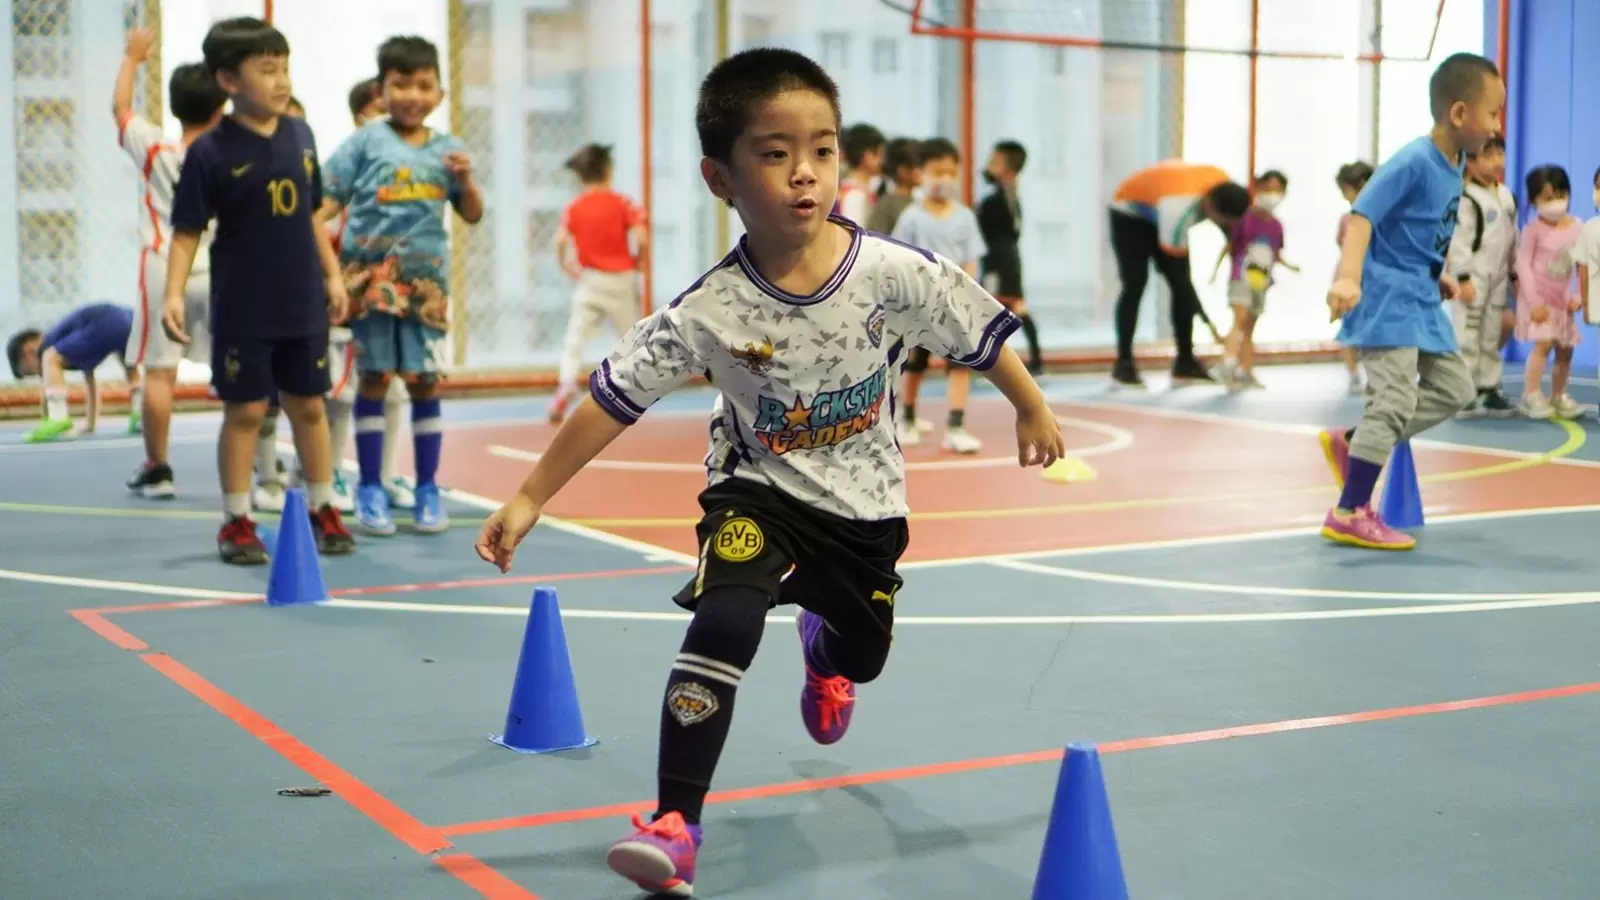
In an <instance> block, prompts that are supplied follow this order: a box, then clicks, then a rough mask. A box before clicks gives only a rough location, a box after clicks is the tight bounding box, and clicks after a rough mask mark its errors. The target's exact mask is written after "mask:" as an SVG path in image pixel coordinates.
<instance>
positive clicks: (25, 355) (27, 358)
mask: <svg viewBox="0 0 1600 900" xmlns="http://www.w3.org/2000/svg"><path fill="white" fill-rule="evenodd" d="M43 342H44V338H29V339H28V340H26V341H23V342H22V347H21V352H20V353H18V354H17V368H18V369H20V370H21V372H22V377H23V378H36V377H38V375H39V372H40V366H39V345H40V344H41V343H43Z"/></svg>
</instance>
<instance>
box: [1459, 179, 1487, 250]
mask: <svg viewBox="0 0 1600 900" xmlns="http://www.w3.org/2000/svg"><path fill="white" fill-rule="evenodd" d="M1461 196H1463V197H1465V198H1466V199H1467V202H1468V203H1471V204H1472V211H1473V212H1474V213H1476V214H1477V216H1478V227H1477V230H1475V231H1474V232H1473V233H1472V252H1473V253H1474V254H1476V253H1477V252H1478V250H1479V248H1481V247H1482V246H1483V204H1482V203H1479V202H1478V199H1477V198H1476V197H1474V196H1472V194H1470V193H1469V192H1467V191H1462V192H1461Z"/></svg>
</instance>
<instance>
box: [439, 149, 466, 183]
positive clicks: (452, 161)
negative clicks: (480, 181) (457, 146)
mask: <svg viewBox="0 0 1600 900" xmlns="http://www.w3.org/2000/svg"><path fill="white" fill-rule="evenodd" d="M444 167H445V170H446V171H448V172H449V173H450V174H451V175H454V176H455V177H456V180H457V181H460V182H461V183H462V184H471V183H472V157H470V156H468V155H467V154H465V153H463V152H462V151H460V150H456V151H453V152H451V153H446V154H445V155H444Z"/></svg>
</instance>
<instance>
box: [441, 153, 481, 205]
mask: <svg viewBox="0 0 1600 900" xmlns="http://www.w3.org/2000/svg"><path fill="white" fill-rule="evenodd" d="M444 167H445V169H447V170H448V171H449V172H450V175H451V176H452V177H453V178H454V179H455V182H454V184H452V185H451V191H450V205H451V206H454V207H455V209H456V214H457V215H459V216H461V218H462V219H464V220H465V221H466V223H467V224H468V225H476V224H478V223H479V222H480V221H482V220H483V192H482V191H480V190H479V189H478V180H477V179H476V178H474V177H473V175H472V157H470V156H468V155H467V151H466V150H465V149H464V148H462V146H461V144H460V143H457V144H456V145H455V149H453V150H451V151H450V152H449V153H446V154H445V155H444Z"/></svg>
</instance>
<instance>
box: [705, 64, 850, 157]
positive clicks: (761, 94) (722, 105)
mask: <svg viewBox="0 0 1600 900" xmlns="http://www.w3.org/2000/svg"><path fill="white" fill-rule="evenodd" d="M795 90H801V91H812V92H814V93H817V94H820V95H822V98H823V99H825V100H827V101H828V105H829V106H831V107H833V121H834V127H835V128H837V127H839V125H840V119H839V86H838V85H836V84H834V82H833V79H832V78H830V77H829V76H828V73H827V71H826V70H824V69H823V68H822V66H820V65H818V64H817V63H816V62H815V61H814V60H812V59H811V58H810V57H808V56H806V55H805V54H803V53H796V52H795V51H793V50H784V49H781V48H778V47H755V48H752V49H750V50H743V51H740V52H738V53H735V54H734V55H732V56H730V57H728V58H727V59H725V60H723V61H722V62H719V63H717V64H716V65H715V66H713V67H712V69H711V71H710V73H708V74H707V75H706V77H705V80H704V81H701V82H700V97H699V100H698V102H697V103H696V104H695V111H694V126H695V130H696V131H698V132H699V133H700V155H702V156H708V157H710V158H712V159H714V160H717V161H718V162H721V163H727V162H729V161H730V158H731V157H732V156H733V145H734V142H735V141H737V140H739V136H740V135H742V134H744V132H745V129H746V128H748V127H750V119H751V117H752V115H753V114H754V112H755V107H756V104H758V103H764V102H766V101H768V100H770V99H772V98H773V97H776V96H777V95H779V94H781V93H784V92H785V91H795Z"/></svg>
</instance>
